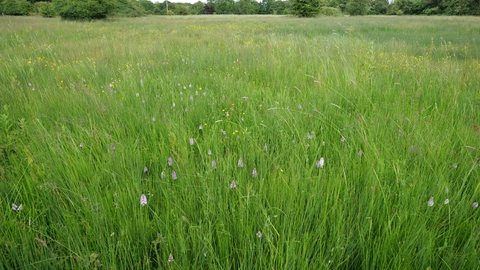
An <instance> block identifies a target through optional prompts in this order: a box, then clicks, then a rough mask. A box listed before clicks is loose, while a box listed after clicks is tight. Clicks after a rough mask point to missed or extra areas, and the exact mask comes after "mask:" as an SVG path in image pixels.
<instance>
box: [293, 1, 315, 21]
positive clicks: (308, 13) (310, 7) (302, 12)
mask: <svg viewBox="0 0 480 270" xmlns="http://www.w3.org/2000/svg"><path fill="white" fill-rule="evenodd" d="M319 10H320V3H319V1H317V0H292V6H291V11H292V14H293V15H295V16H298V17H315V16H317V15H318V12H319Z"/></svg>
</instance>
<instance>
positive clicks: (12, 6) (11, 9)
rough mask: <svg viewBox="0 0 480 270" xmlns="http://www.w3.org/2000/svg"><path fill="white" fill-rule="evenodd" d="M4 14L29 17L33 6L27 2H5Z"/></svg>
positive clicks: (15, 0)
mask: <svg viewBox="0 0 480 270" xmlns="http://www.w3.org/2000/svg"><path fill="white" fill-rule="evenodd" d="M1 7H2V13H4V14H5V15H16V16H17V15H29V14H30V12H31V11H32V8H33V6H32V4H31V3H30V2H28V1H27V0H3V2H2V5H1Z"/></svg>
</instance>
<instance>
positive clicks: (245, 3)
mask: <svg viewBox="0 0 480 270" xmlns="http://www.w3.org/2000/svg"><path fill="white" fill-rule="evenodd" d="M234 8H235V10H234V11H235V14H256V13H257V12H258V3H257V2H256V1H254V0H239V1H238V2H235V4H234Z"/></svg>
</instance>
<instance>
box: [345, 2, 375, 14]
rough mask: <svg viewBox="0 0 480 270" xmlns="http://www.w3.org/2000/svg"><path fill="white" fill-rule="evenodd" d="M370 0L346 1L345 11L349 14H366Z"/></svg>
mask: <svg viewBox="0 0 480 270" xmlns="http://www.w3.org/2000/svg"><path fill="white" fill-rule="evenodd" d="M369 4H370V0H350V1H349V2H348V3H347V6H346V11H347V12H348V14H350V15H353V16H355V15H367V12H368V9H369Z"/></svg>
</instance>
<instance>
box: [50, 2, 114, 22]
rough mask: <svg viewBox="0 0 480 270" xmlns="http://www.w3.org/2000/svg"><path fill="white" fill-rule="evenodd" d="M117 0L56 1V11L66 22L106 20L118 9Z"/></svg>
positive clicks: (54, 3)
mask: <svg viewBox="0 0 480 270" xmlns="http://www.w3.org/2000/svg"><path fill="white" fill-rule="evenodd" d="M117 3H118V2H117V1H116V0H54V1H53V6H54V7H55V11H56V12H57V13H58V15H60V17H61V18H62V19H66V20H93V19H105V18H106V17H107V16H108V15H112V14H113V13H114V12H115V10H116V7H117Z"/></svg>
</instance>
